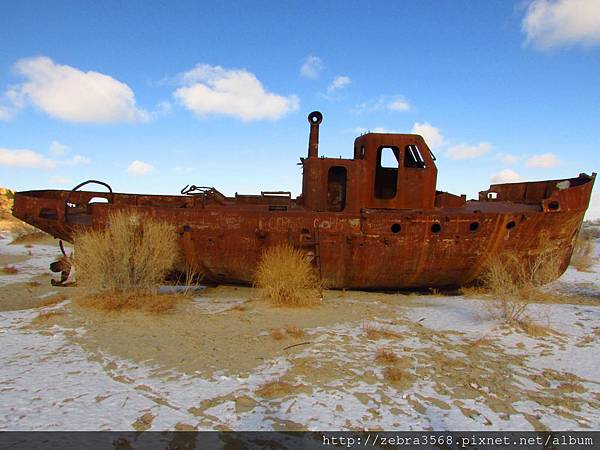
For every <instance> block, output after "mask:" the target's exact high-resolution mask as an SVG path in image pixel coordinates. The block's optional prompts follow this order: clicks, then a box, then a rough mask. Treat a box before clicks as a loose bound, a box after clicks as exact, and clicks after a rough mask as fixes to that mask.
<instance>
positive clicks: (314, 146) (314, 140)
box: [308, 111, 323, 158]
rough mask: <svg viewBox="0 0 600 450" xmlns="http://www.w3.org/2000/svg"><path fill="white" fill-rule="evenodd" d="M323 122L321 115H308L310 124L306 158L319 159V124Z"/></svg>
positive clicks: (318, 113)
mask: <svg viewBox="0 0 600 450" xmlns="http://www.w3.org/2000/svg"><path fill="white" fill-rule="evenodd" d="M322 121H323V114H321V113H320V112H319V111H313V112H311V113H310V114H309V115H308V123H310V138H309V139H308V157H309V158H318V157H319V124H320V123H321V122H322Z"/></svg>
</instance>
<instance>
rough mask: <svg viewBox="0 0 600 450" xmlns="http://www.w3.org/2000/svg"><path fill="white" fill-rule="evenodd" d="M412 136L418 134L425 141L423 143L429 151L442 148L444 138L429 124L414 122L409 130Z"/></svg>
mask: <svg viewBox="0 0 600 450" xmlns="http://www.w3.org/2000/svg"><path fill="white" fill-rule="evenodd" d="M411 133H412V134H420V135H421V136H423V139H425V142H426V143H427V145H428V146H429V148H431V149H436V148H439V147H441V146H442V144H443V143H444V136H442V133H440V130H439V129H438V128H436V127H434V126H433V125H431V124H430V123H427V122H425V123H419V122H415V124H414V125H413V127H412V130H411Z"/></svg>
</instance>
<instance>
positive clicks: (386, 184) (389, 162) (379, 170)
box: [375, 146, 400, 199]
mask: <svg viewBox="0 0 600 450" xmlns="http://www.w3.org/2000/svg"><path fill="white" fill-rule="evenodd" d="M399 162H400V149H399V148H398V147H384V146H382V147H379V148H378V149H377V166H376V167H375V197H376V198H384V199H389V198H394V197H395V196H396V190H397V185H398V165H399Z"/></svg>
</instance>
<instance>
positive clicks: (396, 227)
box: [392, 223, 402, 234]
mask: <svg viewBox="0 0 600 450" xmlns="http://www.w3.org/2000/svg"><path fill="white" fill-rule="evenodd" d="M401 229H402V227H401V226H400V224H399V223H395V224H393V225H392V233H394V234H396V233H400V230H401Z"/></svg>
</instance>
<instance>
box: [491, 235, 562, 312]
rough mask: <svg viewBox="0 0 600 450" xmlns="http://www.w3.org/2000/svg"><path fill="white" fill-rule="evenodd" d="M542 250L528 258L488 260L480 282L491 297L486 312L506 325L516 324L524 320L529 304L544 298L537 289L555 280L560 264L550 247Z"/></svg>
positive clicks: (511, 256) (501, 256)
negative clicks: (489, 305)
mask: <svg viewBox="0 0 600 450" xmlns="http://www.w3.org/2000/svg"><path fill="white" fill-rule="evenodd" d="M543 248H544V250H543V251H541V252H540V253H538V254H537V255H533V256H529V257H523V256H519V255H517V254H513V253H503V254H499V255H495V256H493V257H492V258H490V260H489V261H488V264H487V267H486V270H485V272H484V273H483V276H482V277H481V281H482V283H483V288H484V289H485V291H486V293H488V294H490V295H491V296H492V297H493V301H492V303H491V308H490V309H491V312H492V313H493V314H494V315H497V316H498V317H499V318H501V319H503V320H504V321H506V322H518V321H519V320H521V319H523V318H524V317H525V312H526V310H527V308H528V305H529V303H530V302H531V301H540V300H541V298H540V297H545V296H546V295H544V294H543V293H542V291H540V290H539V289H538V288H539V286H541V285H543V284H546V283H549V282H550V281H553V280H555V279H556V278H557V277H558V276H559V274H560V269H561V267H560V265H561V261H560V260H559V258H558V257H557V256H556V249H555V248H554V247H551V246H548V247H543ZM548 295H550V294H548ZM542 300H543V299H542Z"/></svg>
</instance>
